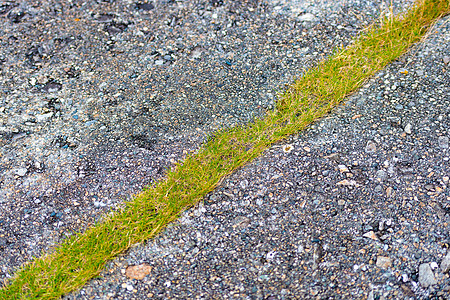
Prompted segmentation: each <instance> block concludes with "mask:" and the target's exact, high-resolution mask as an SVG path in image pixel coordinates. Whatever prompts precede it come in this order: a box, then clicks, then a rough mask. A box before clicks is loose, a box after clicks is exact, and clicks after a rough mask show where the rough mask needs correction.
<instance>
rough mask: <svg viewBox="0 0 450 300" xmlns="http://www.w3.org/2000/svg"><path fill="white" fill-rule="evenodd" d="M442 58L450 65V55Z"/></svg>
mask: <svg viewBox="0 0 450 300" xmlns="http://www.w3.org/2000/svg"><path fill="white" fill-rule="evenodd" d="M442 60H443V61H444V64H446V65H448V63H449V62H450V56H444V58H443V59H442Z"/></svg>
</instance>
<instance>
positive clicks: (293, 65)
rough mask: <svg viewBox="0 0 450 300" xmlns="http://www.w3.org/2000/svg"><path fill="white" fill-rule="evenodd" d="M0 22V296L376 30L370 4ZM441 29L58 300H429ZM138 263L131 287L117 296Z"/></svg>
mask: <svg viewBox="0 0 450 300" xmlns="http://www.w3.org/2000/svg"><path fill="white" fill-rule="evenodd" d="M408 4H409V3H408V2H404V1H402V2H397V3H395V8H396V10H402V9H404V8H405V7H407V5H408ZM0 8H1V10H0V13H2V16H1V19H0V20H1V22H2V26H1V31H0V32H1V33H2V34H1V35H0V37H1V40H0V42H1V43H2V52H1V53H0V55H1V56H0V58H1V60H0V61H1V62H2V63H1V79H2V81H1V86H0V87H1V90H0V93H1V98H0V101H2V102H1V105H0V118H1V119H0V121H1V123H2V124H3V125H1V124H0V125H1V126H0V132H1V140H0V146H1V155H0V170H1V176H2V177H1V194H0V197H1V204H2V206H1V207H2V209H1V211H0V222H1V223H0V247H1V251H2V256H1V258H0V264H1V266H2V269H1V271H2V274H1V276H2V278H7V277H9V276H10V274H11V273H12V272H13V271H14V270H15V268H16V267H17V266H19V265H20V264H21V263H23V262H25V261H27V260H29V259H30V258H31V257H32V256H33V255H34V256H35V255H39V253H40V251H42V250H45V249H48V248H49V247H51V246H52V245H53V244H54V243H57V242H58V241H59V240H60V239H61V238H63V237H64V236H65V235H66V234H67V233H69V232H71V231H72V230H79V229H80V228H83V227H84V226H86V225H88V224H90V223H92V222H93V221H94V220H96V219H98V218H100V217H101V215H102V214H103V213H104V212H107V211H108V210H109V209H111V208H114V207H116V206H118V205H120V204H121V203H123V201H124V200H125V199H128V198H129V197H130V195H132V193H135V192H137V191H139V190H140V189H141V188H142V187H143V186H145V185H146V184H148V183H150V182H152V181H153V180H157V179H158V178H161V176H163V174H164V170H165V168H167V167H170V165H171V164H172V163H173V162H174V161H175V160H178V159H181V158H182V156H183V153H186V151H188V150H192V149H195V148H196V147H198V146H199V145H200V143H201V142H202V140H203V139H204V138H205V136H206V134H207V133H209V132H212V131H213V130H215V129H217V128H220V127H223V126H233V125H234V124H239V123H244V122H247V121H249V120H251V119H252V118H253V117H254V116H261V115H263V114H264V112H265V111H266V110H267V109H271V108H272V107H273V104H274V100H275V98H276V93H277V91H279V90H282V89H283V88H284V84H288V83H290V82H292V79H293V78H294V77H295V76H299V75H300V74H301V73H302V72H303V70H304V69H306V68H308V67H309V66H312V65H313V64H314V63H315V62H317V61H318V60H319V59H322V58H323V57H325V56H326V55H328V54H329V53H331V51H332V50H333V48H334V47H338V46H341V45H346V44H347V43H348V42H349V41H350V40H351V38H352V37H354V36H355V35H356V34H357V33H358V30H359V29H361V28H362V27H364V26H366V25H367V24H369V23H370V22H371V21H373V19H374V18H376V17H377V16H379V14H380V11H383V10H384V11H385V12H387V10H385V9H386V7H385V6H383V3H381V2H377V1H342V2H325V1H311V2H309V1H308V2H307V1H292V2H283V1H165V2H164V1H155V2H153V3H152V4H145V5H144V4H143V3H137V2H136V3H135V2H119V1H111V2H107V1H105V2H101V1H99V2H92V3H91V2H88V3H84V2H65V3H56V2H52V1H51V2H46V1H41V2H36V3H34V2H32V1H30V2H21V3H20V4H19V3H18V4H14V3H10V2H8V3H5V4H3V5H2V6H0ZM448 29H449V28H448V25H447V23H445V22H443V21H441V22H440V26H438V27H437V28H436V30H434V31H433V34H432V35H431V36H430V37H429V38H428V39H427V41H426V43H425V44H423V45H420V46H417V47H416V48H415V50H414V51H412V52H411V53H409V54H408V55H406V56H405V57H403V58H401V59H399V60H398V61H396V62H394V63H393V64H392V65H390V66H389V67H388V68H387V69H386V70H384V71H382V72H380V73H379V74H377V76H376V77H375V78H373V79H371V81H370V82H369V83H368V84H367V85H366V86H365V87H364V88H363V89H362V90H361V91H360V92H358V93H357V94H355V95H353V96H351V97H350V98H349V99H348V101H347V105H345V106H342V107H340V108H338V109H337V110H336V111H334V112H333V113H332V114H330V116H328V117H327V118H325V119H324V120H321V121H320V122H318V123H316V124H315V125H313V126H311V128H309V129H308V130H307V131H305V132H303V133H301V134H300V135H299V136H297V137H292V140H291V141H287V142H286V144H292V145H293V149H294V150H292V151H291V152H289V153H286V152H285V151H284V150H283V147H282V145H277V146H275V147H273V148H271V149H270V150H268V151H267V152H266V153H265V155H264V156H263V157H261V158H259V159H258V160H256V161H255V162H254V163H251V164H250V165H248V166H247V167H245V168H243V169H241V170H239V171H238V172H236V173H235V174H233V175H232V176H230V178H227V179H226V180H225V181H224V182H223V183H222V185H221V187H219V188H218V189H217V190H216V191H215V192H214V193H212V194H211V195H208V197H206V199H205V201H204V203H203V204H202V205H200V206H199V207H197V208H196V209H193V210H189V211H188V212H186V213H185V215H184V217H183V218H182V219H181V220H180V221H179V222H178V223H176V224H174V226H171V227H170V228H169V229H167V230H166V232H164V233H163V234H161V235H160V236H159V237H158V238H157V239H155V240H153V241H150V242H148V244H146V245H140V246H138V247H137V248H134V249H132V250H131V251H129V253H127V254H126V255H124V256H123V257H120V258H118V259H117V260H116V261H114V262H112V263H110V264H109V266H108V268H107V269H106V271H105V273H104V274H102V276H103V278H102V279H96V280H93V281H92V282H90V283H89V284H88V285H87V286H86V287H85V288H83V289H82V290H81V291H79V292H77V293H75V294H73V295H69V296H68V298H86V299H91V298H99V299H107V298H109V299H116V298H117V299H120V298H122V299H132V298H135V299H142V298H162V299H165V298H177V297H178V298H183V299H191V298H204V299H213V298H237V299H240V298H242V299H246V298H249V299H296V298H297V299H299V298H319V299H330V298H333V297H334V298H336V299H344V298H347V299H348V298H364V297H368V298H371V297H372V299H380V298H382V297H384V298H393V299H394V298H396V299H397V298H408V297H413V298H414V297H416V298H420V299H427V298H429V297H437V298H438V299H439V297H441V299H445V297H448V295H449V293H450V292H449V289H450V284H449V276H448V270H445V269H446V267H445V266H446V260H445V259H444V256H445V255H446V251H447V248H448V245H449V242H450V241H449V232H448V231H449V230H448V228H449V226H448V222H449V195H448V191H447V184H448V180H449V179H448V176H449V168H448V159H449V157H448V133H447V128H448V125H449V119H448V118H449V117H448V116H449V111H448V102H449V98H450V94H449V84H448V82H449V80H448V79H449V78H448V73H447V70H448V63H449V62H448V60H449V58H448V56H449V48H448V45H449V31H448ZM405 71H408V72H405ZM448 259H450V258H448ZM442 262H443V263H442ZM143 263H145V264H148V267H147V268H144V269H145V270H147V271H146V272H150V273H149V274H148V275H147V276H145V277H144V278H143V279H130V278H129V276H131V275H130V273H129V271H130V270H132V269H131V268H127V267H128V266H134V265H141V264H143ZM441 264H442V265H443V267H442V266H441ZM127 270H128V271H127Z"/></svg>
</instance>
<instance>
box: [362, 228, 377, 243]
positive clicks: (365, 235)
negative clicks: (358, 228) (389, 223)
mask: <svg viewBox="0 0 450 300" xmlns="http://www.w3.org/2000/svg"><path fill="white" fill-rule="evenodd" d="M363 237H366V238H369V239H372V240H374V241H378V237H377V235H376V234H375V232H373V231H372V230H371V231H369V232H366V233H364V234H363Z"/></svg>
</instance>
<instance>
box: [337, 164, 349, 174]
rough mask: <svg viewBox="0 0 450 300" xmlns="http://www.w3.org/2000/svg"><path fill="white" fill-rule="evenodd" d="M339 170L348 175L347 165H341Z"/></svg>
mask: <svg viewBox="0 0 450 300" xmlns="http://www.w3.org/2000/svg"><path fill="white" fill-rule="evenodd" d="M338 168H339V171H340V172H341V173H346V172H348V168H347V166H345V165H339V166H338Z"/></svg>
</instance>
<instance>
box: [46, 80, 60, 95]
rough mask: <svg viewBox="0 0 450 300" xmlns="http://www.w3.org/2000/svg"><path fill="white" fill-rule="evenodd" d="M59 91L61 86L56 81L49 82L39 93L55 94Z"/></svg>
mask: <svg viewBox="0 0 450 300" xmlns="http://www.w3.org/2000/svg"><path fill="white" fill-rule="evenodd" d="M61 89H62V84H60V83H58V82H56V81H49V82H47V83H46V84H45V85H44V86H43V87H42V89H41V91H42V92H45V93H55V92H57V91H59V90H61Z"/></svg>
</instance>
